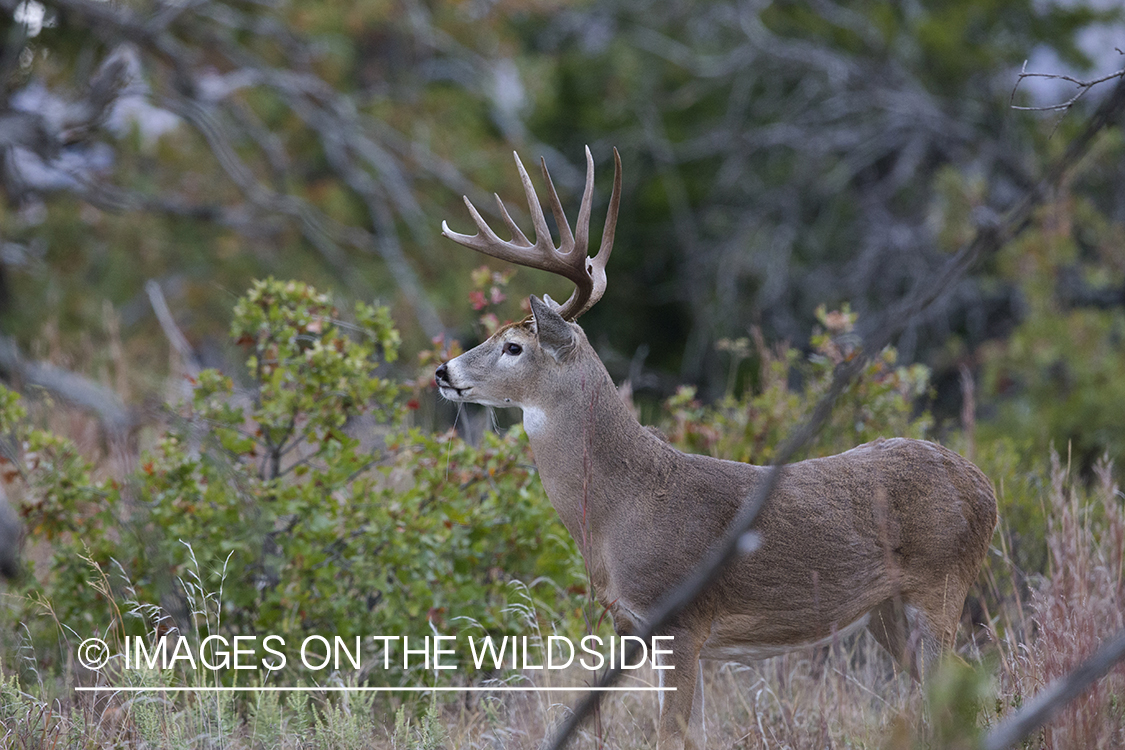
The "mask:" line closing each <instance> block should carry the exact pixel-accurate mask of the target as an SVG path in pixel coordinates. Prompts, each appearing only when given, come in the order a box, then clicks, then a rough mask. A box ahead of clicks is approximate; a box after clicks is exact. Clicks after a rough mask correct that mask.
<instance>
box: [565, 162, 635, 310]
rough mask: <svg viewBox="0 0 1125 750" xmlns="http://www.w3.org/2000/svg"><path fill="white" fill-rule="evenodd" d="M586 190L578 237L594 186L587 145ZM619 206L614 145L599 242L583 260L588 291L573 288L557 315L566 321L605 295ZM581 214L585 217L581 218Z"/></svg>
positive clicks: (618, 165)
mask: <svg viewBox="0 0 1125 750" xmlns="http://www.w3.org/2000/svg"><path fill="white" fill-rule="evenodd" d="M586 159H587V161H586V164H587V178H586V193H585V194H584V195H583V196H582V209H581V210H580V211H579V216H578V231H579V233H580V236H581V234H582V233H584V232H586V231H588V225H589V219H590V216H589V214H590V209H589V206H588V204H587V199H588V198H592V193H593V189H594V179H593V174H592V173H593V157H592V156H591V155H590V147H589V146H587V147H586ZM620 207H621V154H619V153H618V152H617V148H616V147H615V148H614V149H613V193H612V195H611V196H610V199H609V210H608V211H607V212H606V215H605V228H604V229H603V230H602V243H601V246H600V247H598V254H597V255H595V256H594V257H593V258H587V259H586V260H585V269H584V270H585V276H586V278H587V279H588V280H589V281H588V282H587V283H588V284H589V292H588V294H587V295H585V296H584V295H582V294H581V290H582V288H581V286H580V287H579V288H578V289H575V290H574V292H573V293H572V294H571V295H570V298H569V299H568V300H567V301H566V302H565V303H564V304H563V305H562V307H561V308H560V310H559V314H560V315H562V316H563V317H564V318H566V319H567V320H578V318H579V317H581V316H582V315H584V314H585V313H586V311H587V310H589V309H590V308H591V307H593V306H594V305H596V304H597V303H598V301H599V300H600V299H601V298H602V295H603V294H605V290H606V286H607V285H608V284H609V280H608V278H607V277H606V272H605V269H606V264H608V263H609V256H610V253H612V252H613V238H614V235H615V234H616V231H617V212H618V209H619V208H620ZM583 214H585V217H583Z"/></svg>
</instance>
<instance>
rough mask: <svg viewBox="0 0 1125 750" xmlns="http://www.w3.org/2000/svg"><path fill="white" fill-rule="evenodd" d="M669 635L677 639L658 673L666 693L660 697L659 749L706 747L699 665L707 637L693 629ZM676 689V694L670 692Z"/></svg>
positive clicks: (662, 661)
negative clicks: (693, 631) (663, 667)
mask: <svg viewBox="0 0 1125 750" xmlns="http://www.w3.org/2000/svg"><path fill="white" fill-rule="evenodd" d="M667 635H671V636H673V637H674V640H673V641H672V654H671V655H670V656H669V657H665V658H663V659H662V660H661V664H662V665H663V666H670V667H671V668H670V669H662V670H660V672H659V678H660V687H662V688H665V690H666V692H662V693H661V694H660V724H659V736H658V737H659V738H658V743H657V746H658V747H659V748H660V750H679V748H681V747H682V748H685V750H687V749H691V750H694V749H695V748H700V749H702V748H703V747H705V746H706V739H705V736H704V734H703V732H704V722H703V669H702V665H701V664H700V662H699V652H700V649H702V647H703V641H704V640H705V637H704V636H697V635H696V634H695V633H692V632H691V631H690V630H686V629H683V630H681V629H676V630H670V631H669V632H668V633H667ZM669 688H675V690H674V691H672V690H668V689H669Z"/></svg>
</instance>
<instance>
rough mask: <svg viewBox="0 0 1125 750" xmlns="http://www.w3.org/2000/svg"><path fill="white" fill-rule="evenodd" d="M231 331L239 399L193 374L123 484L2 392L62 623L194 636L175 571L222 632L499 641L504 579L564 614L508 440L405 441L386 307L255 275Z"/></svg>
mask: <svg viewBox="0 0 1125 750" xmlns="http://www.w3.org/2000/svg"><path fill="white" fill-rule="evenodd" d="M231 332H232V336H233V338H234V339H235V340H236V341H237V342H238V343H240V344H242V345H244V346H245V347H246V348H247V351H248V356H247V372H248V374H249V376H250V382H251V387H250V388H249V389H248V390H246V391H243V390H240V389H237V388H236V387H235V385H234V381H233V379H232V378H231V377H229V376H226V375H224V374H222V373H219V372H217V371H214V370H208V371H204V372H202V373H201V374H200V375H199V377H198V379H197V380H196V382H195V383H194V389H193V395H192V399H191V403H190V404H186V405H184V406H183V407H182V410H181V412H180V413H179V414H178V415H177V418H176V419H174V420H172V426H171V427H170V428H169V429H168V430H167V431H166V432H165V433H164V434H163V435H162V436H161V437H160V439H159V440H158V441H157V443H156V445H155V447H154V448H153V449H152V450H150V451H148V452H147V453H146V454H144V455H143V456H142V458H141V461H140V467H139V469H138V470H137V471H136V472H135V473H134V474H133V475H132V476H130V477H129V478H128V479H127V480H126V481H124V482H118V481H114V480H110V479H104V480H103V479H97V478H95V472H94V471H93V469H92V467H91V466H90V465H89V464H88V463H87V462H86V461H85V460H84V459H83V458H82V457H81V456H79V455H78V453H77V451H76V450H75V448H74V446H73V445H72V444H71V443H70V442H68V441H66V440H64V439H62V438H60V437H57V436H55V435H52V434H50V433H48V432H46V431H43V430H37V429H32V428H30V427H29V425H28V424H27V421H26V418H25V417H26V415H25V413H24V411H23V409H22V407H20V405H19V402H18V399H17V398H16V397H15V396H14V394H12V393H10V392H8V391H0V393H3V399H2V401H0V405H2V407H3V409H2V411H0V419H2V420H3V424H2V425H0V426H2V427H4V428H7V429H8V430H14V431H15V433H16V434H17V435H18V436H19V439H20V443H21V444H22V446H23V451H22V461H21V463H22V466H21V470H22V471H23V473H24V476H25V478H26V480H27V486H26V489H25V492H24V498H23V514H24V516H25V518H26V519H27V521H28V525H29V528H30V529H31V533H32V534H33V535H35V536H39V537H43V538H46V539H49V540H51V542H52V545H53V559H52V562H51V565H50V567H49V569H47V570H46V571H44V575H43V580H42V583H41V591H40V593H41V594H42V596H43V598H45V599H46V600H47V601H49V602H51V606H52V607H53V612H54V614H55V616H56V617H57V618H58V620H59V621H60V622H61V623H63V624H65V625H66V626H67V627H69V628H71V629H73V630H75V631H76V632H78V633H81V634H90V633H97V632H103V631H105V630H106V629H107V628H108V626H109V624H110V623H111V622H113V621H114V620H115V617H116V615H115V613H114V611H113V606H114V604H113V600H117V601H124V600H130V601H137V602H149V603H158V604H159V605H160V608H161V609H162V610H163V611H165V612H167V613H169V614H170V615H171V616H172V619H173V620H174V622H173V624H174V625H176V626H177V627H178V628H179V629H180V631H181V632H185V633H188V632H192V630H193V624H192V623H191V622H190V620H191V617H190V613H189V608H188V607H187V606H186V605H185V601H184V598H185V595H184V591H183V588H184V587H183V584H182V583H181V582H182V581H184V580H187V579H188V577H189V576H198V578H199V579H200V580H199V581H198V585H199V586H201V587H203V588H205V589H207V590H211V591H219V590H221V592H222V593H221V598H222V610H221V618H216V620H215V621H214V622H211V623H210V624H209V625H208V626H207V627H208V629H209V630H210V631H211V632H216V631H217V632H218V633H222V634H237V633H262V634H266V633H271V634H273V633H276V634H279V635H281V636H283V637H284V636H286V635H288V634H297V633H310V632H312V633H317V634H322V635H327V636H332V635H341V636H344V637H352V636H356V635H362V636H366V635H370V634H411V635H413V634H419V635H424V634H428V633H429V632H430V625H428V624H427V621H429V622H432V623H433V624H434V627H437V628H440V629H444V628H447V627H451V625H450V621H451V620H452V618H454V617H458V616H465V617H469V618H471V619H473V620H475V621H476V622H478V623H479V624H480V625H481V626H482V627H484V628H485V629H486V630H497V629H502V628H505V626H506V625H507V624H510V616H509V615H508V614H506V612H505V607H506V603H507V591H506V587H507V584H508V582H509V581H510V580H512V579H513V578H517V579H522V580H526V581H531V580H532V579H535V578H537V577H539V576H547V577H549V578H551V579H552V580H554V581H556V582H558V583H559V584H560V585H559V586H558V587H557V591H560V592H562V593H560V594H559V596H560V597H561V599H562V604H561V605H560V606H563V607H564V609H565V608H566V604H565V602H566V599H567V597H568V596H569V595H568V594H566V593H565V592H566V589H567V588H568V587H569V586H570V585H571V584H572V583H574V582H575V581H576V580H577V579H576V575H577V571H580V570H581V566H580V564H579V563H578V562H577V556H576V553H575V551H574V547H573V545H572V543H571V542H570V540H569V539H568V537H567V536H566V534H565V532H564V531H563V528H562V526H561V524H560V523H559V521H558V519H557V517H556V516H555V513H554V511H553V509H552V508H551V507H550V505H549V503H548V502H547V500H546V498H545V496H544V495H543V491H542V488H541V485H540V484H539V483H538V482H537V481H535V480H534V470H533V466H532V460H531V457H530V455H529V451H528V448H527V442H526V439H525V438H524V436H523V434H522V429H520V428H515V429H513V430H512V431H511V432H509V433H508V434H505V435H488V436H486V438H485V439H484V440H483V442H482V444H481V445H480V446H479V447H473V446H470V445H468V444H466V443H464V442H463V441H461V440H459V439H457V438H456V437H454V436H453V435H452V434H445V435H432V434H423V433H421V432H419V431H417V430H410V429H407V427H406V423H407V420H406V416H405V415H406V413H407V412H408V410H407V409H406V408H404V407H403V406H402V405H401V404H400V401H402V399H401V395H402V394H401V391H402V389H401V388H400V387H399V386H398V385H397V384H395V383H393V382H391V381H390V380H388V379H386V378H384V377H381V376H380V373H381V371H382V368H383V367H384V365H385V363H387V362H391V361H393V360H394V359H395V357H396V355H397V346H398V335H397V333H396V331H395V329H394V328H393V326H392V325H391V322H390V319H389V316H388V314H387V311H386V310H385V309H383V308H374V307H371V306H368V305H364V304H357V305H356V307H355V311H354V315H353V317H352V320H351V321H349V322H344V321H342V320H341V319H340V315H339V312H338V311H337V309H336V308H335V307H334V306H333V305H332V302H331V300H330V299H329V298H328V296H327V295H323V294H319V293H317V292H316V291H315V290H313V289H311V288H309V287H308V286H306V285H304V284H300V283H295V282H288V283H283V282H278V281H274V280H269V281H264V282H259V283H257V284H255V285H254V287H253V288H252V289H251V290H250V292H249V293H248V294H247V295H246V296H245V297H244V298H243V299H241V300H240V301H239V302H238V304H237V305H236V307H235V310H234V322H233V324H232V328H231ZM186 545H190V548H189V547H188V546H186ZM193 554H194V558H193V557H192V555H193ZM91 565H93V566H96V567H97V568H100V569H101V570H105V571H119V572H120V575H117V574H115V576H116V577H114V576H111V577H110V583H109V585H110V586H111V587H113V588H114V589H115V590H98V589H96V588H93V587H91V586H90V585H88V584H87V579H89V578H90V577H91V575H92V568H91ZM196 569H198V571H199V572H198V573H195V572H194V571H195V570H196ZM224 570H226V571H228V573H227V575H226V576H225V579H224V578H223V577H222V571H224ZM127 579H128V581H127ZM127 585H128V586H131V587H132V588H130V590H129V594H128V596H119V595H118V593H119V592H118V591H117V589H122V588H123V587H125V586H127ZM103 588H104V587H103ZM554 590H556V589H553V590H552V591H554ZM566 611H567V612H570V611H575V608H574V607H570V608H569V609H566ZM126 626H127V627H128V628H131V629H132V630H133V631H134V632H137V633H142V632H147V631H148V630H149V628H151V627H152V623H151V622H147V623H146V622H141V621H138V622H133V623H132V624H130V623H129V622H127V623H126ZM206 634H207V633H200V635H206Z"/></svg>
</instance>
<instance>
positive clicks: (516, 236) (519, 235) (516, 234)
mask: <svg viewBox="0 0 1125 750" xmlns="http://www.w3.org/2000/svg"><path fill="white" fill-rule="evenodd" d="M492 195H493V197H495V198H496V206H497V207H498V208H499V209H500V216H501V217H503V219H504V223H505V224H507V225H508V231H510V232H511V233H512V242H519V243H521V244H523V245H525V246H526V247H531V240H529V239H528V238H527V235H525V234H524V233H523V230H522V229H520V228H519V225H518V224H516V222H514V221H512V217H511V215H509V214H508V208H507V207H506V206H505V205H504V201H502V200H500V196H499V195H497V194H496V193H493V194H492Z"/></svg>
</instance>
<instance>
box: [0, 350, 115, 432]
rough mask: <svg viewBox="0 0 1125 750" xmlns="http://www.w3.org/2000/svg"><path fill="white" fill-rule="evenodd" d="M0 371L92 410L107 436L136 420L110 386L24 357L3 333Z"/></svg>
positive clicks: (89, 410)
mask: <svg viewBox="0 0 1125 750" xmlns="http://www.w3.org/2000/svg"><path fill="white" fill-rule="evenodd" d="M0 371H3V372H4V373H6V374H7V376H8V377H9V378H12V379H16V380H19V381H21V382H22V383H24V384H25V385H29V386H33V387H37V388H42V389H43V390H45V391H47V392H48V393H50V394H51V395H52V396H55V397H57V398H59V399H61V400H63V401H66V402H68V403H70V404H73V405H75V406H77V407H79V408H81V409H83V410H85V411H88V412H91V413H93V414H95V415H96V416H97V417H98V419H99V420H101V423H102V425H103V426H104V427H105V429H106V432H107V433H108V434H109V436H110V437H111V438H117V437H122V436H124V435H125V434H126V433H127V432H128V430H129V429H130V428H131V427H132V426H133V425H134V424H135V422H136V419H135V418H134V415H133V414H132V413H131V412H130V411H129V409H128V408H127V407H126V406H125V404H124V403H123V402H122V401H121V398H120V397H119V396H118V395H117V394H116V393H114V392H113V391H112V390H111V389H109V388H106V387H105V386H103V385H100V384H98V383H95V382H94V381H92V380H90V379H89V378H86V377H84V376H82V375H78V374H77V373H73V372H70V371H69V370H64V369H62V368H61V367H57V366H55V365H52V364H49V363H46V362H35V361H29V360H27V359H25V358H24V357H23V355H22V354H21V353H20V350H19V347H18V346H17V345H16V342H15V341H13V340H12V339H11V338H9V337H7V336H2V337H0Z"/></svg>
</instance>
